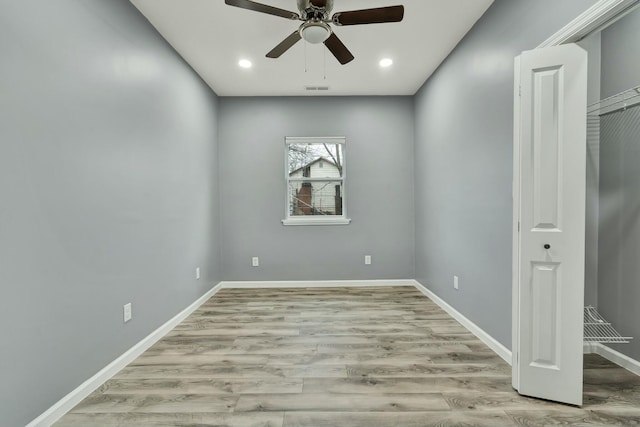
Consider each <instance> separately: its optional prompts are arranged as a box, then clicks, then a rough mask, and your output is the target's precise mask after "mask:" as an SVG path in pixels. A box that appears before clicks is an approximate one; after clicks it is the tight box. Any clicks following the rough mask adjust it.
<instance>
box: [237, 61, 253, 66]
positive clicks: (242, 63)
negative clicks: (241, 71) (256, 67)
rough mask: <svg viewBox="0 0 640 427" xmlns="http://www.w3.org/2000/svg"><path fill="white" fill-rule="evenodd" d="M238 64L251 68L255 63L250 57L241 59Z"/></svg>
mask: <svg viewBox="0 0 640 427" xmlns="http://www.w3.org/2000/svg"><path fill="white" fill-rule="evenodd" d="M238 65H239V66H241V67H242V68H251V66H252V65H253V64H252V63H251V61H249V60H248V59H241V60H240V61H238Z"/></svg>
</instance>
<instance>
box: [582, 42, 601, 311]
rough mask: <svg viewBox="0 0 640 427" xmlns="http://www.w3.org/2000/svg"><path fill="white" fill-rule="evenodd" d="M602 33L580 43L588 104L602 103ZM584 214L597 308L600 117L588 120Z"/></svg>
mask: <svg viewBox="0 0 640 427" xmlns="http://www.w3.org/2000/svg"><path fill="white" fill-rule="evenodd" d="M600 38H601V37H600V32H597V33H594V34H591V35H590V36H589V37H587V38H586V39H584V40H581V41H580V43H578V44H579V45H580V46H581V47H582V48H583V49H585V50H586V51H587V53H588V55H589V67H588V70H587V71H588V72H587V77H588V89H587V105H591V104H593V103H595V102H598V101H599V100H600V81H601V76H600V62H601V61H600V51H601V49H600V46H601V40H600ZM586 172H587V173H586V215H585V271H584V273H585V274H584V279H585V284H584V303H585V305H590V306H593V307H597V306H598V213H599V207H598V203H599V202H598V198H599V189H598V187H599V180H600V178H599V174H600V120H599V118H598V116H597V115H595V116H594V115H589V116H588V117H587V168H586Z"/></svg>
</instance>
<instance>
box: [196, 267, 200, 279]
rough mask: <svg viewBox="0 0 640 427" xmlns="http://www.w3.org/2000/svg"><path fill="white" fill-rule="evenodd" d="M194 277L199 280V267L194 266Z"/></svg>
mask: <svg viewBox="0 0 640 427" xmlns="http://www.w3.org/2000/svg"><path fill="white" fill-rule="evenodd" d="M196 279H197V280H200V267H196Z"/></svg>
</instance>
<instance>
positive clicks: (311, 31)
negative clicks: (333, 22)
mask: <svg viewBox="0 0 640 427" xmlns="http://www.w3.org/2000/svg"><path fill="white" fill-rule="evenodd" d="M330 35H331V29H330V28H329V26H328V25H327V24H325V23H324V22H307V23H305V24H303V25H302V27H301V28H300V36H302V38H303V39H305V40H306V41H307V42H309V43H311V44H319V43H322V42H324V41H325V40H326V39H328V38H329V36H330Z"/></svg>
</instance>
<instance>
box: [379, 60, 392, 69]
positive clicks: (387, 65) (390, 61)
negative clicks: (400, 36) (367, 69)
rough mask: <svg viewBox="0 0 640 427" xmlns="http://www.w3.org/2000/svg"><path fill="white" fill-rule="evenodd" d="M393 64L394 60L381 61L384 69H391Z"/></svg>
mask: <svg viewBox="0 0 640 427" xmlns="http://www.w3.org/2000/svg"><path fill="white" fill-rule="evenodd" d="M392 64H393V60H392V59H391V58H384V59H381V60H380V66H381V67H382V68H387V67H390V66H391V65H392Z"/></svg>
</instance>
